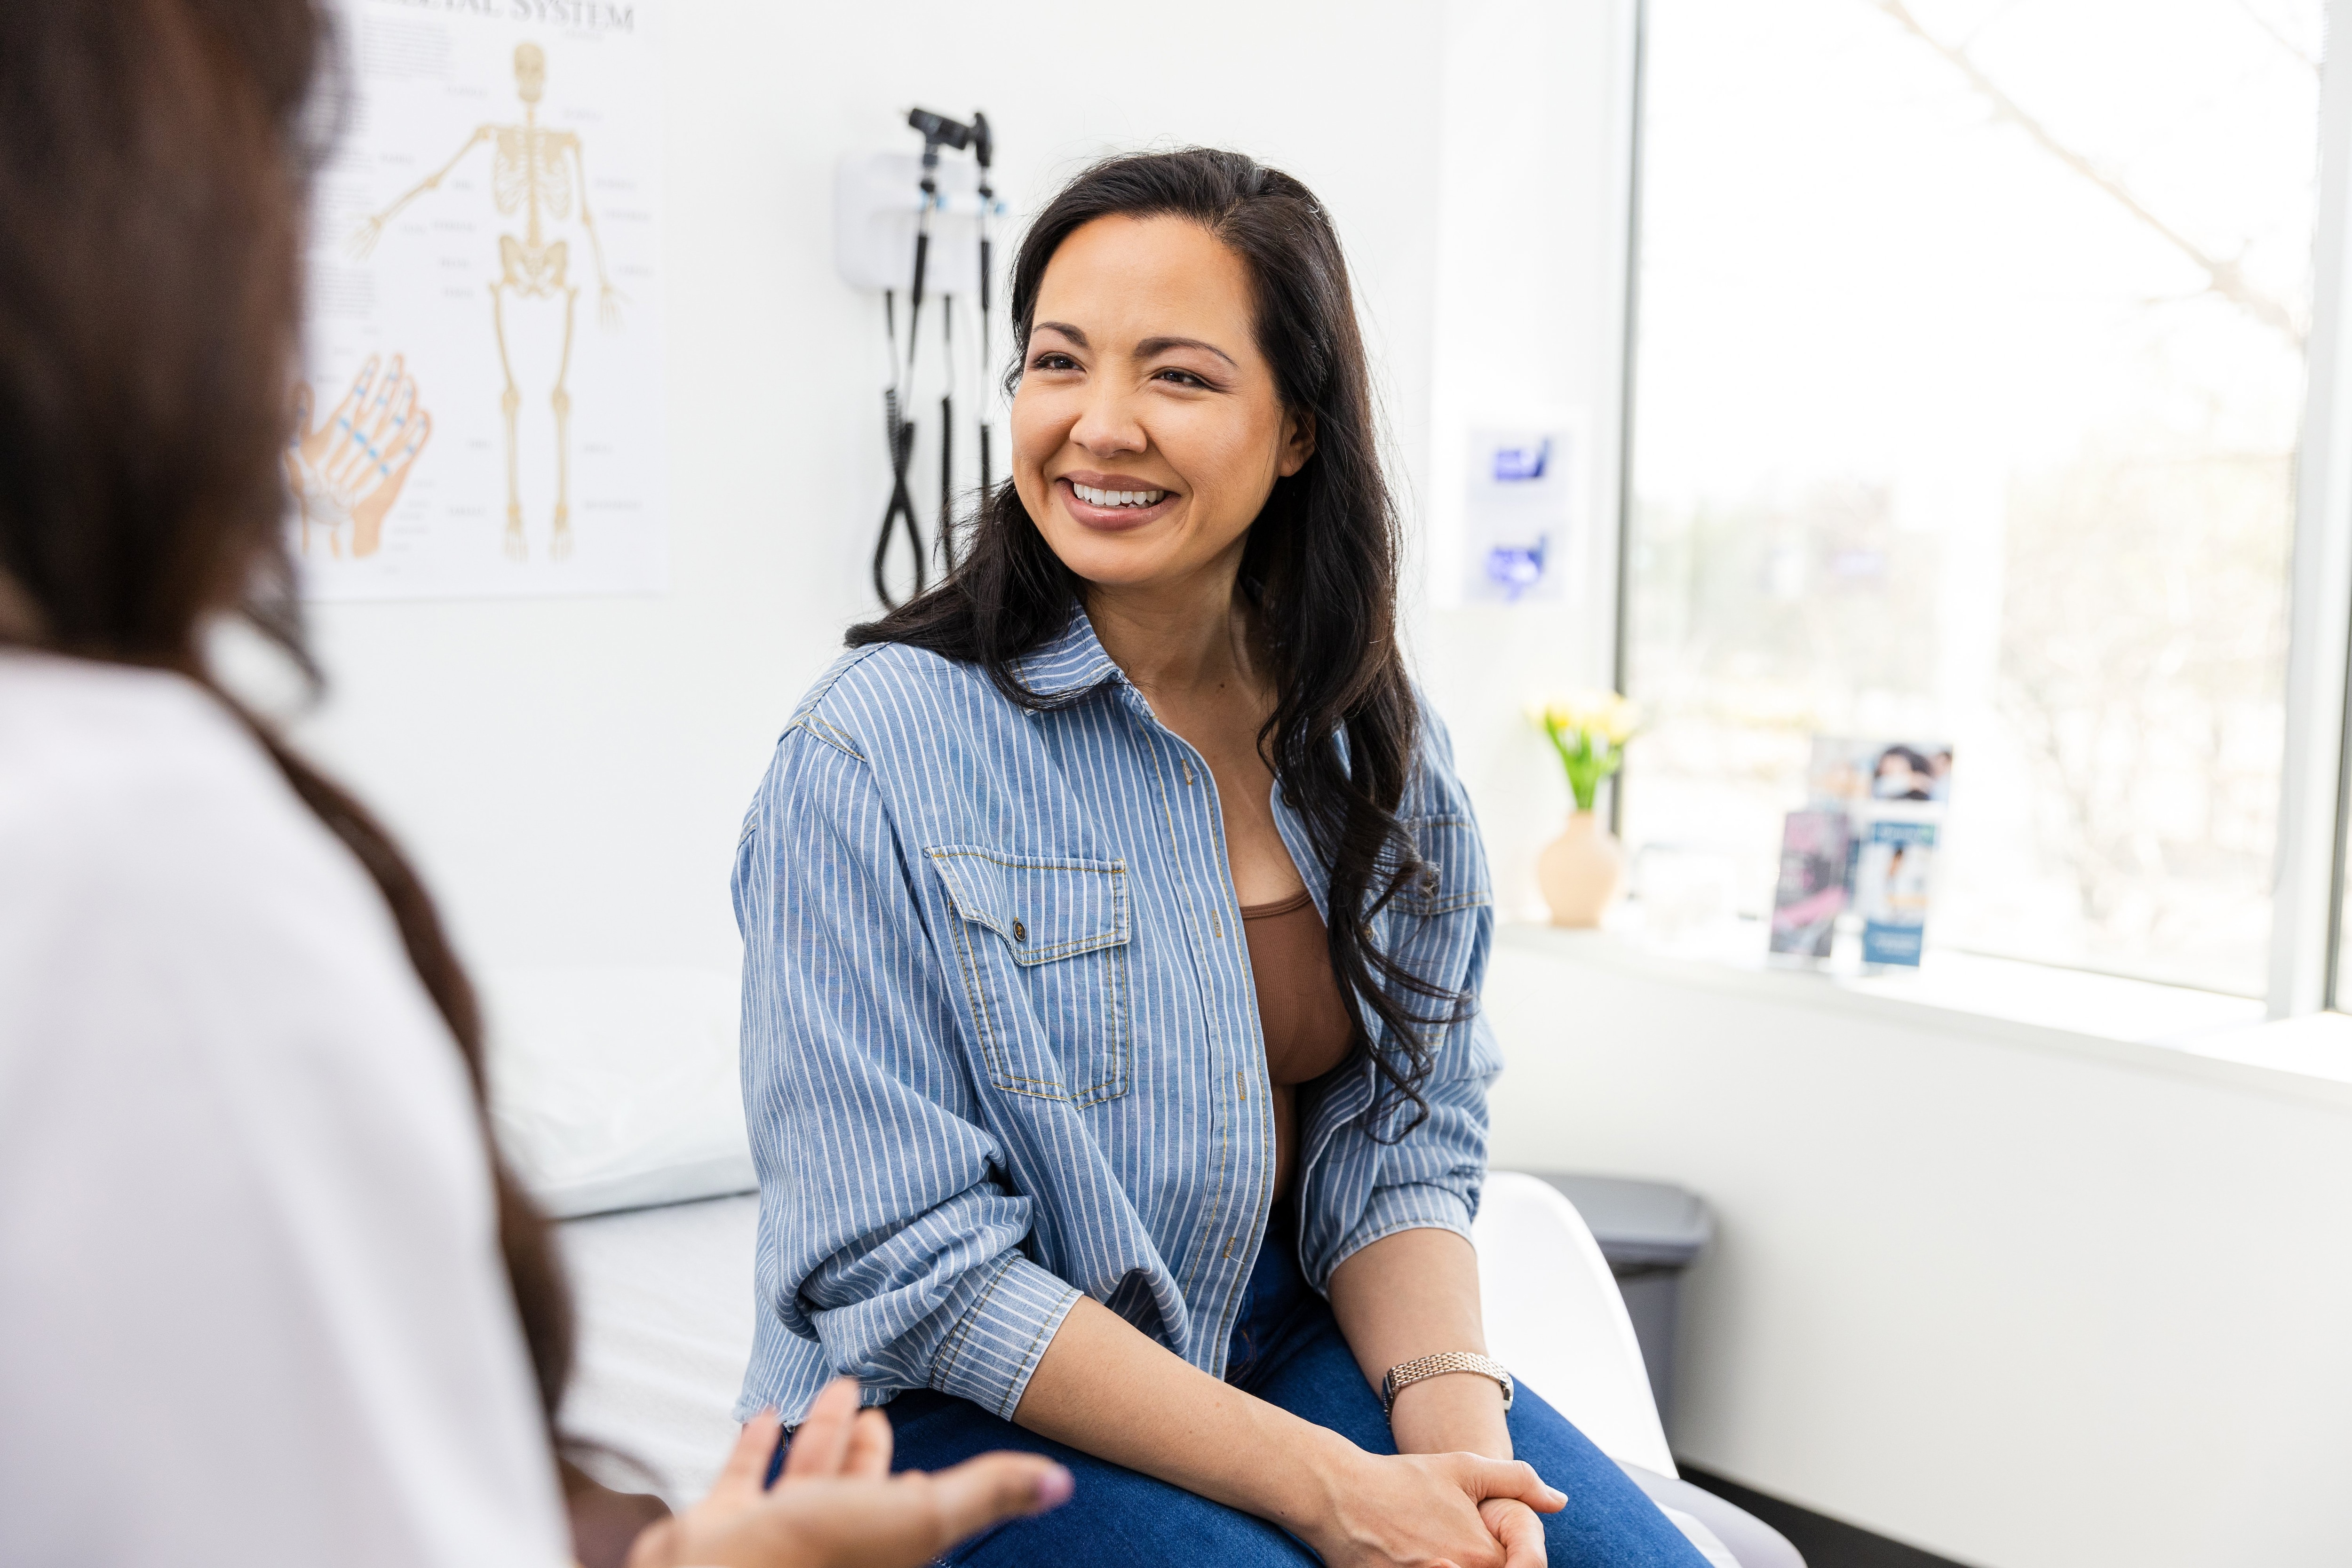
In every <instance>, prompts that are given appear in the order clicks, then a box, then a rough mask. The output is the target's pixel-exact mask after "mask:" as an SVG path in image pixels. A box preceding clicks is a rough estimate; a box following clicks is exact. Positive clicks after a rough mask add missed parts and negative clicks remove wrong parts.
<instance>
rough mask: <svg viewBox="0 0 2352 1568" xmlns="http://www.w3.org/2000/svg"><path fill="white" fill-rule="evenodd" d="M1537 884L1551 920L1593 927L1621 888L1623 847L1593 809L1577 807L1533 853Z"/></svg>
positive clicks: (1558, 924)
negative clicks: (1556, 833) (1538, 851)
mask: <svg viewBox="0 0 2352 1568" xmlns="http://www.w3.org/2000/svg"><path fill="white" fill-rule="evenodd" d="M1536 886H1537V887H1538V888H1540V889H1542V890H1543V896H1544V902H1545V903H1546V904H1548V905H1549V906H1550V908H1551V923H1552V924H1554V925H1556V926H1583V927H1591V926H1597V925H1599V924H1600V923H1601V915H1602V914H1604V913H1606V912H1607V910H1608V909H1609V906H1610V905H1612V904H1613V903H1615V902H1616V901H1617V900H1618V898H1619V896H1620V895H1621V894H1622V893H1623V892H1624V890H1625V847H1624V846H1623V845H1622V844H1620V843H1618V842H1617V837H1616V835H1614V834H1612V833H1611V832H1610V831H1609V830H1608V829H1607V828H1605V827H1603V826H1601V821H1600V819H1599V818H1598V817H1596V816H1593V815H1592V813H1591V812H1589V811H1580V812H1576V813H1574V814H1572V815H1571V816H1570V817H1569V819H1568V826H1567V827H1566V828H1565V829H1564V830H1563V831H1562V832H1561V833H1560V836H1559V837H1557V838H1555V839H1553V840H1552V841H1551V842H1550V843H1549V844H1547V845H1545V846H1544V847H1543V852H1542V853H1541V854H1539V855H1538V856H1537V857H1536Z"/></svg>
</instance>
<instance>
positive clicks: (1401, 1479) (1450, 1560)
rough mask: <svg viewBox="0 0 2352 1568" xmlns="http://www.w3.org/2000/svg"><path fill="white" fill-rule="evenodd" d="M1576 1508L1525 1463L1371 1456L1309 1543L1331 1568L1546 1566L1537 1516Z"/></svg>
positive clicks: (1473, 1457) (1456, 1456) (1461, 1456)
mask: <svg viewBox="0 0 2352 1568" xmlns="http://www.w3.org/2000/svg"><path fill="white" fill-rule="evenodd" d="M1567 1506H1568V1498H1567V1495H1566V1494H1565V1493H1562V1492H1557V1491H1554V1490H1553V1489H1551V1488H1549V1487H1548V1486H1546V1485H1544V1483H1543V1481H1542V1480H1541V1479H1539V1478H1538V1476H1537V1475H1536V1473H1535V1471H1534V1469H1533V1468H1530V1467H1528V1466H1527V1465H1524V1464H1521V1463H1519V1462H1518V1461H1517V1460H1516V1459H1489V1458H1484V1457H1482V1456H1480V1455H1477V1454H1399V1455H1394V1456H1382V1455H1371V1454H1367V1455H1365V1456H1364V1458H1363V1463H1362V1465H1361V1466H1360V1468H1358V1469H1357V1470H1356V1471H1355V1473H1353V1474H1352V1475H1350V1476H1349V1477H1348V1478H1347V1479H1346V1482H1345V1484H1344V1485H1343V1486H1342V1487H1341V1488H1340V1489H1339V1494H1338V1495H1336V1496H1335V1497H1334V1498H1333V1500H1332V1506H1331V1508H1330V1510H1329V1513H1328V1517H1327V1519H1326V1520H1325V1521H1323V1526H1322V1528H1320V1529H1318V1530H1317V1531H1314V1532H1313V1533H1310V1534H1308V1537H1307V1544H1308V1545H1310V1546H1312V1547H1314V1548H1315V1550H1316V1551H1317V1552H1320V1553H1321V1554H1322V1557H1323V1561H1324V1562H1325V1563H1329V1564H1331V1568H1543V1563H1544V1542H1543V1527H1542V1525H1541V1524H1540V1523H1539V1522H1538V1521H1537V1519H1536V1517H1535V1516H1536V1514H1538V1513H1556V1512H1558V1511H1559V1510H1560V1509H1562V1508H1565V1507H1567ZM1529 1510H1533V1511H1532V1512H1531V1511H1529Z"/></svg>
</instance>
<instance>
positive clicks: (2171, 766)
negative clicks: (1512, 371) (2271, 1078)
mask: <svg viewBox="0 0 2352 1568" xmlns="http://www.w3.org/2000/svg"><path fill="white" fill-rule="evenodd" d="M1649 25H1650V31H1649V45H1648V55H1647V99H1646V112H1645V117H1644V121H1643V188H1642V233H1641V251H1640V257H1641V276H1640V316H1639V335H1638V341H1637V348H1636V353H1635V363H1634V402H1633V419H1634V426H1633V431H1634V435H1633V439H1634V480H1633V482H1634V514H1633V538H1632V541H1631V554H1630V561H1629V567H1630V572H1631V593H1632V598H1631V616H1630V625H1629V627H1628V636H1629V639H1630V641H1629V670H1628V677H1629V679H1628V687H1629V690H1630V692H1631V694H1632V695H1633V696H1634V697H1635V698H1637V699H1639V700H1641V702H1642V703H1643V706H1644V708H1645V709H1646V710H1647V712H1648V715H1649V722H1650V726H1651V727H1650V731H1649V733H1648V734H1647V735H1645V736H1644V737H1643V739H1641V740H1640V741H1637V742H1635V744H1634V747H1633V750H1632V752H1630V753H1629V763H1628V767H1627V780H1626V784H1625V793H1624V827H1625V834H1626V839H1627V842H1628V844H1629V846H1631V847H1633V849H1634V850H1635V852H1636V856H1637V859H1636V887H1637V889H1640V888H1642V887H1643V885H1644V882H1645V881H1647V882H1649V883H1652V884H1659V883H1662V882H1664V881H1671V880H1672V879H1673V878H1672V876H1671V875H1670V873H1671V871H1672V868H1674V867H1675V865H1676V864H1677V863H1681V864H1682V865H1684V866H1685V868H1687V867H1688V866H1689V865H1693V864H1696V865H1701V866H1715V867H1720V868H1722V874H1721V881H1722V883H1723V885H1724V886H1725V887H1726V888H1727V889H1729V896H1730V897H1731V899H1732V900H1733V901H1735V902H1736V904H1737V906H1738V910H1740V912H1743V913H1750V914H1760V913H1763V912H1764V911H1765V910H1767V909H1769V903H1770V900H1771V888H1772V883H1773V878H1774V873H1775V868H1776V866H1777V863H1778V850H1779V843H1780V816H1781V813H1783V812H1784V811H1788V810H1790V809H1793V808H1795V807H1797V806H1799V805H1801V804H1803V795H1804V772H1805V763H1806V756H1807V742H1808V737H1809V736H1810V735H1811V734H1812V733H1814V732H1816V731H1821V732H1827V733H1832V734H1846V735H1859V736H1880V737H1889V738H1903V739H1908V740H1941V741H1949V742H1953V744H1954V745H1955V747H1956V752H1957V760H1956V765H1955V768H1954V773H1953V785H1952V818H1951V823H1950V827H1949V830H1948V851H1947V852H1946V853H1944V854H1942V855H1940V856H1939V857H1938V866H1937V886H1936V889H1935V902H1934V907H1933V911H1932V913H1931V914H1930V916H1929V919H1928V925H1927V938H1928V942H1929V943H1930V945H1940V946H1948V947H1949V946H1957V947H1963V948H1968V949H1971V950H1974V951H1977V952H1994V953H2005V954H2011V955H2015V956H2019V957H2023V958H2031V959H2037V960H2042V961H2045V962H2052V963H2067V964H2076V965H2082V966H2085V967H2089V968H2095V969H2101V970H2106V971H2111V972H2116V973H2130V974H2138V975H2146V976H2148V977H2151V978H2158V979H2165V980H2170V981H2175V982H2179V983H2182V984H2194V985H2201V986H2207V987H2210V988H2213V989H2217V990H2224V991H2232V992H2238V993H2242V994H2259V993H2260V992H2261V991H2262V989H2263V965H2264V944H2265V942H2266V941H2267V939H2268V934H2269V925H2270V917H2269V908H2268V901H2267V900H2268V892H2269V886H2270V878H2271V855H2272V849H2273V837H2274V819H2275V816H2276V812H2277V796H2278V785H2279V767H2280V755H2281V745H2282V733H2283V718H2282V710H2283V705H2282V695H2283V687H2284V663H2285V653H2286V603H2287V597H2286V570H2287V557H2288V549H2289V541H2290V535H2291V532H2292V528H2293V521H2294V447H2295V440H2296V429H2297V425H2298V421H2299V418H2300V415H2301V406H2302V397H2303V382H2304V373H2303V351H2304V334H2305V331H2306V327H2307V322H2308V318H2309V308H2308V300H2309V294H2310V269H2311V258H2310V250H2311V237H2312V235H2311V230H2312V210H2313V203H2314V184H2315V166H2316V161H2317V135H2318V130H2317V114H2318V87H2319V78H2318V68H2319V58H2320V49H2321V6H2320V4H2319V0H2032V3H2031V4H2019V3H2017V0H1775V3H1774V4H1772V5H1758V4H1756V3H1755V0H1650V6H1649Z"/></svg>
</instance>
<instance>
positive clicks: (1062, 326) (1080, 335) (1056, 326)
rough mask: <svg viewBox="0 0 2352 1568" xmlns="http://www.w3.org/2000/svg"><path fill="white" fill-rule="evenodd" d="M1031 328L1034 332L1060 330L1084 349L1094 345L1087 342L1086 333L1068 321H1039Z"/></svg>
mask: <svg viewBox="0 0 2352 1568" xmlns="http://www.w3.org/2000/svg"><path fill="white" fill-rule="evenodd" d="M1029 330H1030V331H1033V332H1059V333H1061V334H1062V335H1063V336H1064V337H1066V338H1067V339H1069V340H1070V342H1074V343H1076V344H1077V345H1078V347H1080V348H1082V349H1083V348H1091V347H1093V346H1094V345H1093V344H1091V343H1089V342H1087V335H1086V333H1084V332H1082V331H1078V329H1077V328H1076V327H1074V326H1072V325H1070V323H1069V322H1067V321H1039V322H1037V323H1036V324H1035V325H1034V326H1033V327H1031V328H1030V329H1029Z"/></svg>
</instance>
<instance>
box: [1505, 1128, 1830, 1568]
mask: <svg viewBox="0 0 2352 1568" xmlns="http://www.w3.org/2000/svg"><path fill="white" fill-rule="evenodd" d="M1470 1230H1471V1235H1472V1237H1473V1238H1474V1239H1475V1241H1476V1243H1477V1246H1478V1293H1479V1296H1480V1297H1481V1299H1482V1300H1483V1301H1484V1303H1485V1308H1486V1350H1487V1353H1488V1354H1490V1355H1492V1356H1493V1357H1494V1358H1495V1359H1496V1360H1497V1361H1499V1362H1501V1363H1503V1364H1504V1365H1505V1366H1507V1367H1509V1368H1510V1369H1511V1372H1512V1374H1513V1375H1514V1376H1516V1377H1521V1378H1524V1379H1526V1380H1527V1384H1528V1387H1530V1388H1532V1389H1534V1390H1536V1391H1537V1392H1538V1394H1542V1395H1543V1397H1544V1399H1545V1400H1546V1401H1547V1402H1549V1404H1550V1405H1551V1406H1552V1408H1553V1409H1555V1410H1558V1411H1559V1413H1560V1414H1561V1415H1565V1416H1567V1417H1568V1418H1569V1420H1570V1421H1572V1422H1574V1423H1575V1424H1576V1427H1577V1430H1579V1431H1580V1432H1582V1433H1583V1434H1584V1435H1585V1436H1587V1437H1589V1438H1591V1440H1592V1444H1593V1446H1594V1447H1597V1448H1599V1449H1600V1450H1601V1452H1602V1453H1604V1454H1606V1455H1608V1456H1609V1457H1610V1458H1612V1459H1614V1460H1615V1461H1617V1468H1620V1469H1622V1470H1623V1471H1624V1472H1625V1473H1626V1475H1628V1476H1630V1477H1631V1478H1633V1483H1634V1484H1635V1485H1636V1486H1638V1487H1640V1488H1641V1489H1642V1490H1643V1491H1644V1492H1646V1493H1647V1494H1649V1498H1650V1500H1651V1501H1653V1502H1654V1503H1656V1504H1657V1505H1658V1506H1659V1507H1660V1508H1661V1509H1663V1510H1665V1514H1666V1517H1667V1518H1669V1519H1671V1520H1673V1521H1675V1525H1676V1526H1677V1527H1678V1528H1680V1529H1681V1531H1682V1532H1683V1533H1684V1534H1685V1535H1686V1536H1688V1537H1690V1539H1691V1542H1692V1543H1693V1544H1694V1545H1696V1547H1697V1548H1698V1549H1699V1551H1700V1552H1701V1553H1702V1554H1703V1555H1705V1556H1706V1559H1707V1561H1708V1562H1709V1563H1712V1564H1714V1565H1715V1568H1804V1561H1805V1560H1804V1559H1803V1558H1802V1557H1801V1556H1800V1555H1799V1554H1798V1552H1797V1549H1796V1548H1795V1547H1794V1546H1791V1545H1790V1544H1789V1541H1788V1538H1787V1537H1785V1536H1783V1535H1782V1534H1780V1531H1776V1530H1774V1529H1773V1528H1772V1527H1771V1526H1769V1525H1768V1524H1766V1523H1765V1522H1764V1521H1761V1520H1759V1519H1758V1518H1757V1517H1756V1516H1755V1515H1753V1514H1750V1513H1748V1512H1746V1511H1745V1510H1741V1509H1738V1508H1736V1507H1734V1506H1733V1505H1732V1504H1730V1503H1728V1502H1726V1501H1725V1500H1723V1499H1721V1498H1719V1497H1717V1496H1716V1495H1715V1494H1714V1493H1712V1492H1707V1491H1702V1490H1700V1489H1698V1488H1696V1487H1695V1486H1693V1485H1691V1484H1690V1483H1689V1482H1688V1481H1685V1480H1683V1479H1681V1478H1680V1476H1679V1475H1678V1473H1677V1472H1676V1471H1675V1457H1674V1454H1673V1452H1672V1451H1671V1450H1669V1449H1668V1448H1667V1447H1666V1430H1665V1426H1664V1424H1663V1423H1662V1422H1661V1421H1660V1420H1659V1418H1658V1405H1657V1401H1656V1399H1655V1398H1654V1396H1653V1395H1652V1394H1651V1392H1650V1376H1649V1371H1648V1369H1647V1367H1646V1366H1645V1365H1644V1364H1643V1360H1642V1345H1641V1342H1640V1341H1639V1340H1638V1339H1636V1338H1635V1337H1634V1334H1633V1319H1632V1318H1631V1317H1629V1316H1627V1314H1626V1311H1625V1300H1624V1298H1623V1297H1622V1296H1621V1295H1619V1294H1618V1291H1617V1281H1616V1279H1615V1277H1614V1276H1613V1275H1612V1273H1611V1272H1610V1268H1609V1260H1608V1259H1607V1258H1603V1257H1602V1256H1601V1244H1600V1243H1599V1242H1597V1241H1595V1240H1594V1239H1593V1238H1592V1231H1591V1227H1589V1226H1586V1224H1585V1223H1584V1218H1583V1216H1582V1215H1579V1214H1578V1213H1577V1212H1576V1205H1573V1204H1571V1203H1570V1202H1569V1201H1568V1199H1567V1198H1566V1197H1565V1196H1563V1195H1562V1194H1561V1193H1560V1192H1559V1189H1558V1188H1556V1187H1554V1186H1553V1185H1552V1184H1550V1183H1549V1182H1546V1181H1544V1180H1542V1179H1541V1178H1540V1177H1537V1176H1529V1175H1524V1174H1522V1173H1519V1172H1517V1171H1493V1172H1489V1173H1487V1177H1486V1192H1485V1194H1484V1195H1483V1196H1482V1197H1481V1198H1480V1200H1479V1204H1478V1217H1477V1219H1476V1220H1475V1221H1474V1222H1472V1225H1471V1227H1470Z"/></svg>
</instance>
